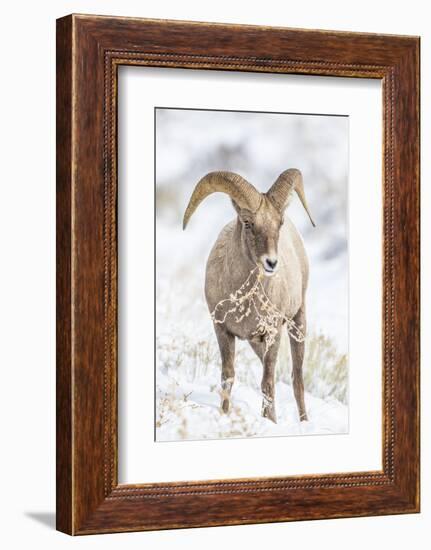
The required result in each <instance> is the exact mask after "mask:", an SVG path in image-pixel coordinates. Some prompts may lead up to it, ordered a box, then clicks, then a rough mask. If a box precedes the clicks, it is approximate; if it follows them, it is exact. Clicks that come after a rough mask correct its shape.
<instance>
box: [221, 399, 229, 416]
mask: <svg viewBox="0 0 431 550" xmlns="http://www.w3.org/2000/svg"><path fill="white" fill-rule="evenodd" d="M221 409H222V411H223V412H224V413H228V412H229V409H230V399H223V402H222V405H221Z"/></svg>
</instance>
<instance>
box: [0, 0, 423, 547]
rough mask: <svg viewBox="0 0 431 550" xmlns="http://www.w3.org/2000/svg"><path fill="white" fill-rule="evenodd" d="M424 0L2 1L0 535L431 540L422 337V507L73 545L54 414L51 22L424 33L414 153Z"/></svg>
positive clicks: (39, 543)
mask: <svg viewBox="0 0 431 550" xmlns="http://www.w3.org/2000/svg"><path fill="white" fill-rule="evenodd" d="M426 7H427V3H426V2H421V1H420V0H411V1H410V2H409V3H408V9H406V4H405V3H404V2H394V1H389V0H384V1H382V2H379V3H377V2H375V1H371V0H363V1H362V2H360V3H346V2H344V1H341V0H340V1H330V0H328V1H327V2H319V1H317V0H316V1H311V0H308V1H307V0H304V1H303V2H301V3H299V2H298V3H289V4H287V3H281V2H276V1H275V0H274V1H271V0H267V1H266V2H265V3H264V4H257V3H256V4H252V3H250V2H245V1H241V2H236V3H233V2H231V1H229V0H219V1H218V2H217V3H215V2H211V3H209V2H208V3H203V2H199V1H197V0H195V1H192V0H190V1H189V0H183V1H182V2H174V1H163V0H158V1H157V2H155V1H153V0H149V1H147V2H145V3H143V2H138V1H132V0H121V2H120V1H119V0H116V1H111V0H104V1H103V2H101V1H99V2H97V1H95V0H92V1H83V0H76V1H74V2H71V1H65V0H57V1H56V2H44V3H31V2H20V1H16V2H14V3H12V2H9V3H7V4H5V6H3V11H2V16H3V17H2V32H1V34H0V36H1V40H2V42H3V41H4V43H2V53H3V59H2V86H1V91H0V94H1V101H0V109H1V113H0V128H1V130H2V147H1V151H2V163H1V168H2V170H1V190H2V196H1V201H0V208H1V212H0V224H1V228H0V229H1V231H0V235H1V252H2V263H1V265H2V270H1V285H0V289H1V290H0V292H1V297H0V307H1V324H2V325H1V335H2V339H1V342H2V355H1V359H2V362H1V365H2V376H3V378H2V384H1V398H0V413H1V416H0V417H1V428H2V431H1V435H2V439H1V448H2V454H1V458H0V460H1V474H2V481H1V488H2V491H1V493H2V494H1V500H0V507H1V511H0V518H1V525H2V530H1V543H2V546H4V547H5V548H19V547H27V548H28V547H34V548H45V549H51V548H52V549H54V548H55V549H59V548H65V547H72V546H73V547H79V548H84V547H85V548H104V549H106V548H116V547H121V548H142V547H147V548H151V549H158V548H177V547H187V548H188V549H199V548H202V547H205V548H207V549H209V548H214V549H219V548H223V547H224V548H231V547H235V545H241V546H247V547H249V548H259V549H261V548H263V547H264V548H267V547H270V548H286V547H293V548H295V547H301V548H303V549H308V548H313V547H315V546H319V547H320V548H322V547H323V548H327V547H328V548H329V547H330V548H331V549H338V548H340V549H341V548H343V549H344V548H346V547H349V549H356V548H358V549H359V548H360V549H363V548H364V546H365V547H366V546H370V547H378V546H383V545H385V546H386V547H389V548H391V549H404V548H406V547H410V546H412V545H413V546H414V547H415V548H419V549H421V548H427V547H428V545H429V542H428V540H426V538H425V537H426V534H427V532H428V531H429V524H430V521H431V501H430V489H431V479H430V473H429V463H430V461H431V452H430V436H429V434H430V432H431V430H430V428H431V426H430V422H429V415H430V412H431V404H430V403H431V400H430V398H429V395H428V394H429V387H430V382H431V376H430V370H429V368H427V366H428V365H429V363H430V360H431V348H430V344H431V342H430V339H429V338H424V339H423V346H422V351H423V366H424V368H423V370H422V386H423V388H424V392H423V393H424V399H423V407H422V426H423V439H422V445H421V446H422V454H423V459H422V461H423V465H424V467H423V475H422V510H423V512H422V514H421V515H413V516H393V517H385V518H361V519H343V520H331V521H319V522H312V523H310V522H299V523H289V524H277V525H275V524H274V525H257V526H241V527H223V528H213V529H196V530H188V531H169V532H156V533H133V534H122V535H101V536H92V537H85V538H79V539H72V538H70V537H67V536H65V535H63V534H60V533H56V532H55V531H54V530H53V524H54V515H53V514H54V500H55V498H54V497H55V491H54V489H55V487H54V479H55V477H54V456H55V453H54V449H55V447H54V445H55V438H54V435H55V433H54V427H55V420H54V412H55V401H54V397H55V388H54V383H55V371H54V363H55V353H54V350H55V347H54V346H55V338H54V335H55V331H54V321H55V307H54V296H55V293H54V283H55V277H54V262H55V255H54V250H55V223H54V220H55V217H54V213H55V200H54V189H55V87H54V81H55V62H54V59H55V21H54V20H55V18H56V17H60V16H62V15H64V14H66V13H69V12H72V11H74V12H84V13H105V14H116V15H130V16H147V17H159V18H177V19H192V20H209V21H223V22H232V23H254V24H263V25H284V26H292V27H304V28H311V29H312V28H323V29H339V30H352V31H370V32H386V33H404V34H416V35H418V34H419V35H421V36H422V68H423V73H422V83H423V87H422V98H425V99H424V101H422V127H423V131H422V150H423V151H429V150H430V148H431V120H430V106H429V101H427V99H428V98H429V97H430V96H431V81H430V71H429V67H430V64H431V44H430V40H431V30H430V28H429V15H428V10H427V9H426ZM429 178H430V167H429V163H428V162H427V158H426V157H425V155H424V159H423V167H422V181H423V194H422V209H423V210H422V211H423V216H422V220H423V222H422V224H423V225H422V242H423V250H424V252H425V251H427V252H426V253H425V254H424V257H423V262H422V266H423V267H422V269H423V273H422V281H423V285H422V287H423V315H422V317H423V322H422V327H423V334H425V335H427V334H429V333H430V330H431V317H430V307H429V306H430V298H431V295H430V289H431V287H430V284H429V281H430V280H431V261H430V255H429V250H430V249H431V242H430V235H431V221H430V217H429V216H428V215H427V213H428V212H429V211H430V207H431V191H430V186H429V185H427V184H428V182H429Z"/></svg>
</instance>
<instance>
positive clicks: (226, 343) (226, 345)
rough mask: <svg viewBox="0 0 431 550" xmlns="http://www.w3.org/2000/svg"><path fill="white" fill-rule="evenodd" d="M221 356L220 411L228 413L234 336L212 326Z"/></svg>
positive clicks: (232, 369) (231, 384)
mask: <svg viewBox="0 0 431 550" xmlns="http://www.w3.org/2000/svg"><path fill="white" fill-rule="evenodd" d="M214 328H215V333H216V336H217V341H218V345H219V348H220V355H221V389H222V405H221V407H222V410H223V412H224V413H227V412H229V408H230V394H231V391H232V386H233V382H234V379H235V365H234V362H235V336H233V335H232V334H230V333H229V332H227V331H226V330H224V329H223V328H221V327H220V326H219V325H214Z"/></svg>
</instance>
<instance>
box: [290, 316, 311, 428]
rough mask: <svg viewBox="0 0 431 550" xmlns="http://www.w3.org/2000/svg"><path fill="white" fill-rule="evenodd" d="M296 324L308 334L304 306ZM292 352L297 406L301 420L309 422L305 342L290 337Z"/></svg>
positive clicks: (293, 382)
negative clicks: (305, 392) (306, 402)
mask: <svg viewBox="0 0 431 550" xmlns="http://www.w3.org/2000/svg"><path fill="white" fill-rule="evenodd" d="M293 320H294V322H295V324H296V325H297V326H298V327H300V329H301V332H302V333H303V334H304V335H305V334H306V319H305V307H304V306H302V307H301V309H300V310H299V311H298V313H297V314H296V315H295V317H294V318H293ZM289 339H290V351H291V355H292V384H293V393H294V394H295V400H296V405H297V407H298V413H299V420H300V421H305V420H308V417H307V411H306V409H305V400H304V381H303V378H302V366H303V363H304V350H305V342H304V341H302V342H298V341H297V340H295V338H293V336H290V334H289Z"/></svg>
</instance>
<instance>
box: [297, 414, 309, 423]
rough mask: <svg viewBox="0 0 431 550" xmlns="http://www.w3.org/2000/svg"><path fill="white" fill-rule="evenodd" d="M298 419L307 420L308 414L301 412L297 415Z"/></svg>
mask: <svg viewBox="0 0 431 550" xmlns="http://www.w3.org/2000/svg"><path fill="white" fill-rule="evenodd" d="M299 421H300V422H308V416H307V413H306V412H303V413H301V414H300V415H299Z"/></svg>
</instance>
